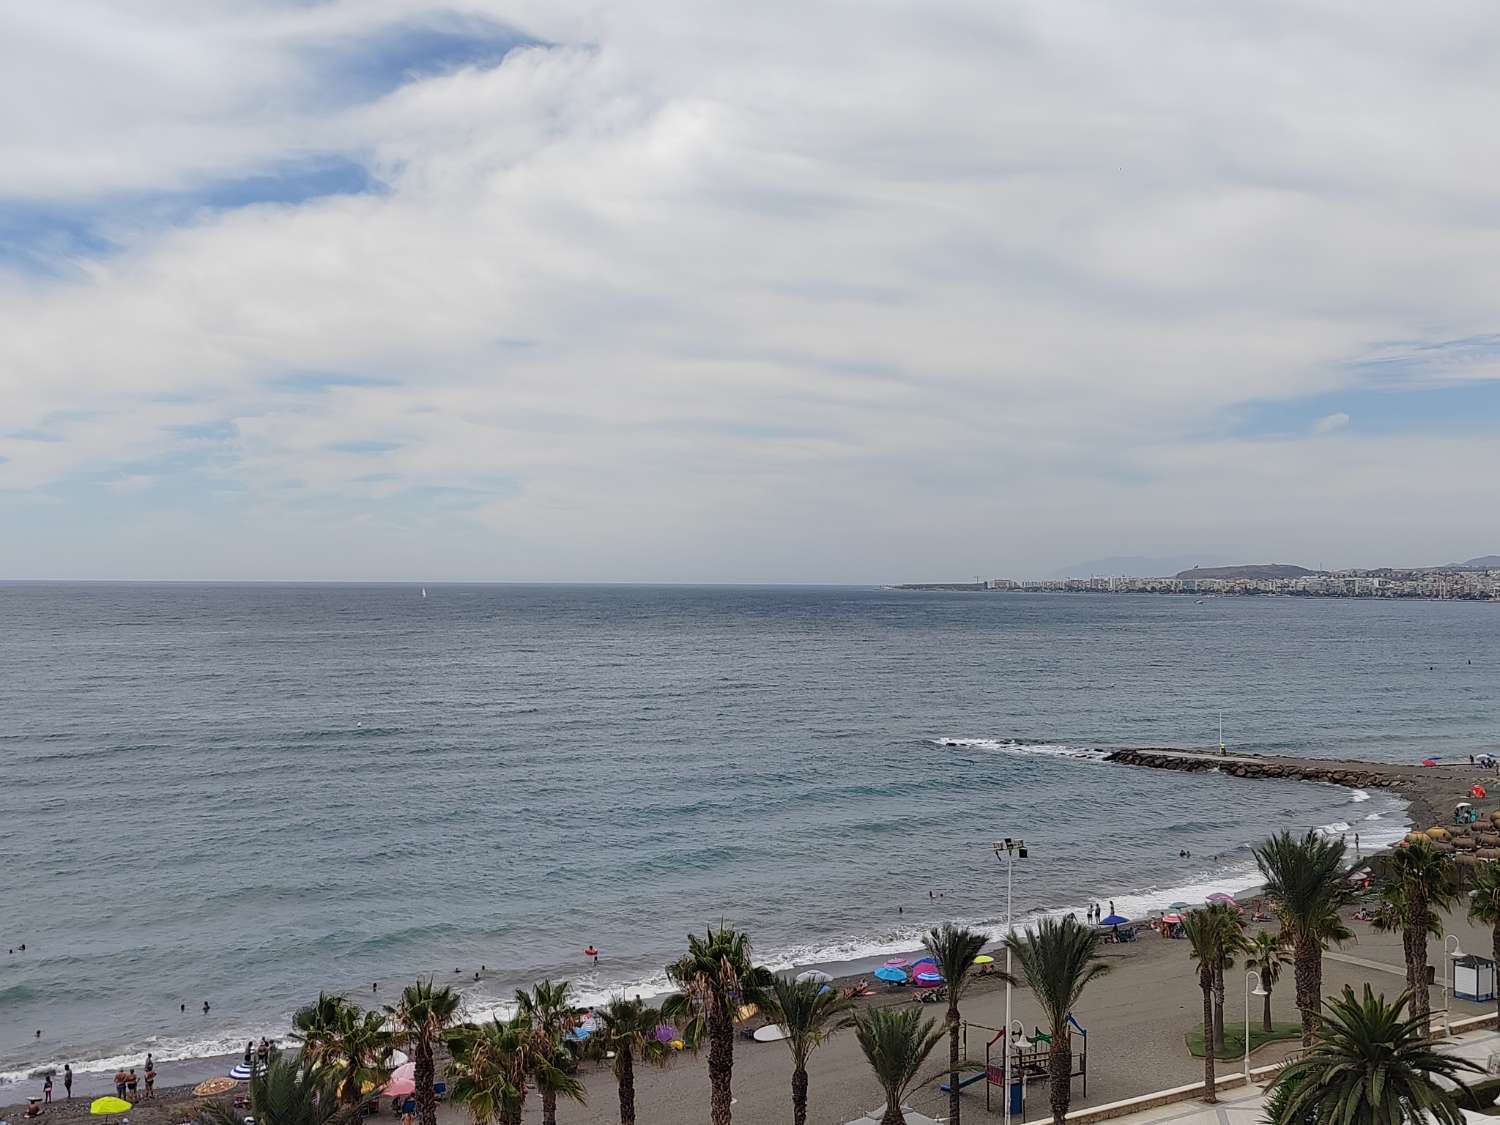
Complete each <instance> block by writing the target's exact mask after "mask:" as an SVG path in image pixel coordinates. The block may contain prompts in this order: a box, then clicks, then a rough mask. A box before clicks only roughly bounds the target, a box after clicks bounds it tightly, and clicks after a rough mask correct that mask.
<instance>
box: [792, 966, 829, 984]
mask: <svg viewBox="0 0 1500 1125" xmlns="http://www.w3.org/2000/svg"><path fill="white" fill-rule="evenodd" d="M832 979H833V977H832V976H830V975H829V974H828V973H825V972H823V970H821V969H808V970H807V971H806V972H805V973H798V974H797V983H798V984H801V983H802V982H803V981H809V980H810V981H814V982H815V983H817V984H827V983H828V982H829V981H831V980H832Z"/></svg>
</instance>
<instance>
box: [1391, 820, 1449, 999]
mask: <svg viewBox="0 0 1500 1125" xmlns="http://www.w3.org/2000/svg"><path fill="white" fill-rule="evenodd" d="M1386 878H1387V882H1386V885H1385V889H1384V891H1383V892H1382V897H1383V898H1384V899H1385V909H1383V910H1382V911H1381V912H1380V913H1379V914H1378V915H1377V916H1376V920H1375V924H1376V925H1377V926H1378V927H1379V928H1380V929H1385V930H1393V929H1395V930H1400V932H1401V950H1402V953H1403V954H1404V955H1405V959H1406V987H1407V991H1408V992H1409V993H1410V994H1411V1014H1412V1018H1413V1019H1422V1020H1426V1019H1428V1018H1429V1016H1430V1014H1431V1012H1430V1009H1431V998H1430V996H1429V994H1428V991H1427V939H1428V937H1441V936H1442V933H1443V930H1442V919H1441V918H1439V917H1438V911H1441V910H1446V909H1448V908H1449V907H1451V906H1452V905H1453V900H1454V898H1455V897H1456V896H1455V890H1454V885H1453V860H1452V859H1451V858H1449V857H1448V856H1446V855H1442V854H1440V853H1439V852H1438V850H1437V849H1436V848H1434V847H1433V846H1432V845H1431V844H1430V843H1426V842H1420V843H1415V844H1407V845H1405V846H1404V847H1399V848H1397V849H1396V850H1395V851H1393V852H1392V853H1391V854H1390V856H1389V857H1388V859H1387V862H1386ZM1422 1026H1423V1027H1426V1026H1427V1024H1423V1025H1422Z"/></svg>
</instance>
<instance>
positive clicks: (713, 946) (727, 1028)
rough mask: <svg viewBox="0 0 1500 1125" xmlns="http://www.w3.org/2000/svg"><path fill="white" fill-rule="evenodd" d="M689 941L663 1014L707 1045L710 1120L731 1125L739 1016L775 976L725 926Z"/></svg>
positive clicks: (744, 939)
mask: <svg viewBox="0 0 1500 1125" xmlns="http://www.w3.org/2000/svg"><path fill="white" fill-rule="evenodd" d="M687 941H688V948H687V952H686V953H685V954H683V955H682V956H681V957H680V958H678V959H677V960H676V961H674V962H673V963H672V964H670V965H668V966H667V979H669V980H670V981H672V983H673V984H675V985H676V986H677V987H678V988H679V989H680V990H681V991H680V992H678V993H676V994H674V995H672V996H669V997H668V998H667V1000H666V1002H665V1003H663V1004H662V1012H663V1014H664V1015H666V1016H667V1018H668V1019H671V1020H673V1021H674V1022H676V1023H678V1024H679V1025H681V1026H682V1028H683V1031H684V1034H685V1038H686V1039H687V1041H688V1042H689V1043H692V1044H694V1045H695V1046H696V1045H697V1044H698V1043H700V1042H702V1041H703V1040H704V1039H707V1040H708V1085H709V1120H710V1122H711V1125H730V1121H731V1120H732V1113H733V1111H732V1110H731V1108H730V1106H731V1105H732V1103H733V1101H734V1095H733V1093H732V1092H731V1090H730V1086H731V1083H732V1082H733V1079H734V1020H735V1013H736V1012H737V1011H738V1010H739V1008H740V1007H741V1006H742V1005H745V1004H760V1003H763V1002H764V1001H765V997H766V991H767V989H769V988H770V985H771V974H770V972H769V971H768V970H766V969H763V968H760V967H758V966H756V965H754V964H753V963H752V962H751V959H750V957H751V954H750V935H749V934H746V933H743V932H741V931H739V930H734V929H730V928H729V927H728V926H721V927H720V928H719V929H717V930H715V929H709V931H708V932H707V933H706V934H705V935H704V936H703V937H701V938H700V937H698V936H697V935H696V934H689V935H688V939H687ZM423 1125H431V1123H430V1122H423Z"/></svg>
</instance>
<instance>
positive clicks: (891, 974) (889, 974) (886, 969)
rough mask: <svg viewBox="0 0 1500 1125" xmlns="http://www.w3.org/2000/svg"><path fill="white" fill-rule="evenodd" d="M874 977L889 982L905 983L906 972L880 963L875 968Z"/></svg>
mask: <svg viewBox="0 0 1500 1125" xmlns="http://www.w3.org/2000/svg"><path fill="white" fill-rule="evenodd" d="M875 979H876V980H883V981H886V982H888V983H890V984H905V983H906V974H905V973H904V972H902V971H901V970H900V969H893V968H891V967H890V966H889V965H882V966H880V968H878V969H876V970H875Z"/></svg>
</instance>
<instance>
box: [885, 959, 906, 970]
mask: <svg viewBox="0 0 1500 1125" xmlns="http://www.w3.org/2000/svg"><path fill="white" fill-rule="evenodd" d="M885 964H886V968H888V969H904V968H906V966H908V965H910V964H911V962H910V961H908V960H907V959H906V958H905V957H892V958H891V959H890V960H889V961H887V962H886V963H885Z"/></svg>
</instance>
